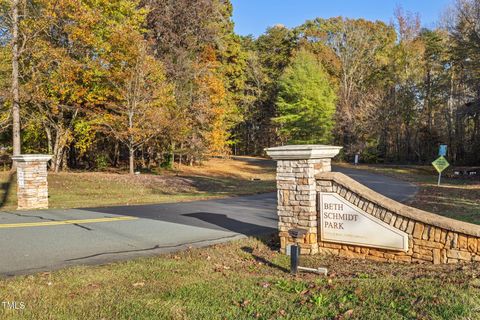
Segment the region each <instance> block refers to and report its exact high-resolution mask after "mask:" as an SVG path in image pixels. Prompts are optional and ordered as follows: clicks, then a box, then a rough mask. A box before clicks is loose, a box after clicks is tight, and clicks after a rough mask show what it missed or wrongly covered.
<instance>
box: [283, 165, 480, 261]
mask: <svg viewBox="0 0 480 320" xmlns="http://www.w3.org/2000/svg"><path fill="white" fill-rule="evenodd" d="M316 184H317V186H316V191H317V192H319V193H320V192H334V193H337V194H339V195H340V196H341V197H342V198H344V199H346V200H347V201H348V202H350V203H352V204H353V205H355V206H356V207H358V208H360V209H361V210H363V211H365V212H367V213H368V214H370V215H372V216H374V217H376V218H378V219H380V220H382V221H383V222H385V223H387V224H389V225H390V226H392V227H394V228H396V229H398V230H401V231H403V232H406V233H407V234H408V238H409V240H408V242H409V245H408V251H407V252H402V251H390V250H384V249H373V248H367V247H359V246H352V245H343V244H338V243H328V242H322V241H320V237H318V249H317V251H318V252H322V253H328V254H334V255H339V256H343V257H349V258H360V259H370V260H376V261H400V262H416V263H434V264H440V263H458V262H472V261H480V226H478V225H474V224H469V223H465V222H461V221H458V220H453V219H449V218H445V217H442V216H439V215H436V214H433V213H429V212H426V211H422V210H418V209H415V208H411V207H408V206H406V205H403V204H401V203H398V202H396V201H394V200H391V199H389V198H386V197H384V196H382V195H380V194H378V193H376V192H374V191H373V190H371V189H368V188H367V187H365V186H363V185H362V184H360V183H358V182H356V181H355V180H353V179H351V178H349V177H347V176H345V175H343V174H341V173H338V172H324V173H319V174H316ZM317 216H318V215H317ZM281 235H282V234H281ZM292 240H293V239H286V240H284V242H285V245H286V244H287V243H289V242H291V241H292ZM304 242H305V244H309V243H310V242H311V239H308V240H306V239H305V241H304ZM311 253H313V252H311Z"/></svg>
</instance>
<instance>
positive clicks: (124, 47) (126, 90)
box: [99, 29, 175, 174]
mask: <svg viewBox="0 0 480 320" xmlns="http://www.w3.org/2000/svg"><path fill="white" fill-rule="evenodd" d="M110 44H111V49H110V52H109V55H108V57H109V61H108V62H109V63H108V72H109V77H108V82H109V84H110V85H111V93H112V96H111V97H110V99H109V101H108V102H107V103H106V105H105V109H104V110H102V111H101V113H100V114H102V113H103V114H102V115H101V117H100V119H99V123H100V124H102V125H103V126H104V127H105V128H106V131H107V132H108V134H111V135H112V137H113V138H114V139H116V140H119V141H120V142H121V143H123V144H124V145H125V146H126V147H127V148H128V152H129V168H130V169H129V171H130V173H131V174H133V173H134V169H135V164H134V158H135V151H136V150H138V149H139V148H140V147H142V146H143V145H145V144H146V143H147V142H148V141H150V140H152V139H154V138H155V137H157V136H158V135H159V134H160V133H163V132H164V131H163V130H164V128H165V127H166V126H168V121H169V120H170V119H169V118H168V115H169V110H171V109H172V108H173V106H174V104H175V101H174V96H173V90H172V89H173V88H172V86H171V85H169V84H168V82H167V81H166V77H165V72H164V69H163V66H162V64H161V63H160V62H159V61H158V60H156V59H155V58H154V57H153V56H152V55H151V54H150V53H149V47H148V43H147V42H146V40H144V39H143V37H142V35H141V34H139V33H137V32H136V31H135V30H128V29H127V30H125V29H119V30H117V31H116V32H115V33H114V34H113V35H112V37H111V38H110Z"/></svg>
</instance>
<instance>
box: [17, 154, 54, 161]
mask: <svg viewBox="0 0 480 320" xmlns="http://www.w3.org/2000/svg"><path fill="white" fill-rule="evenodd" d="M50 159H52V156H51V155H49V154H20V155H18V156H12V160H13V161H17V162H34V161H44V162H47V161H49V160H50Z"/></svg>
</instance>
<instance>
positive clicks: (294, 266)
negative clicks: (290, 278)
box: [290, 244, 300, 274]
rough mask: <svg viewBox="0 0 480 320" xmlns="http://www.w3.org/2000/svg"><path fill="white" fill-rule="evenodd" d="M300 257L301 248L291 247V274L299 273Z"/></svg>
mask: <svg viewBox="0 0 480 320" xmlns="http://www.w3.org/2000/svg"><path fill="white" fill-rule="evenodd" d="M299 256H300V247H299V246H297V245H296V244H294V245H292V246H291V247H290V272H291V273H292V274H297V272H298V260H299Z"/></svg>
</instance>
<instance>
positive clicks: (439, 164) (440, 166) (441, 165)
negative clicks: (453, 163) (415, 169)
mask: <svg viewBox="0 0 480 320" xmlns="http://www.w3.org/2000/svg"><path fill="white" fill-rule="evenodd" d="M432 165H433V166H434V167H435V169H437V171H438V173H441V172H442V171H443V170H445V169H447V168H448V166H449V165H450V163H448V161H447V159H445V158H444V157H440V158H438V159H437V160H435V161H433V162H432Z"/></svg>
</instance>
